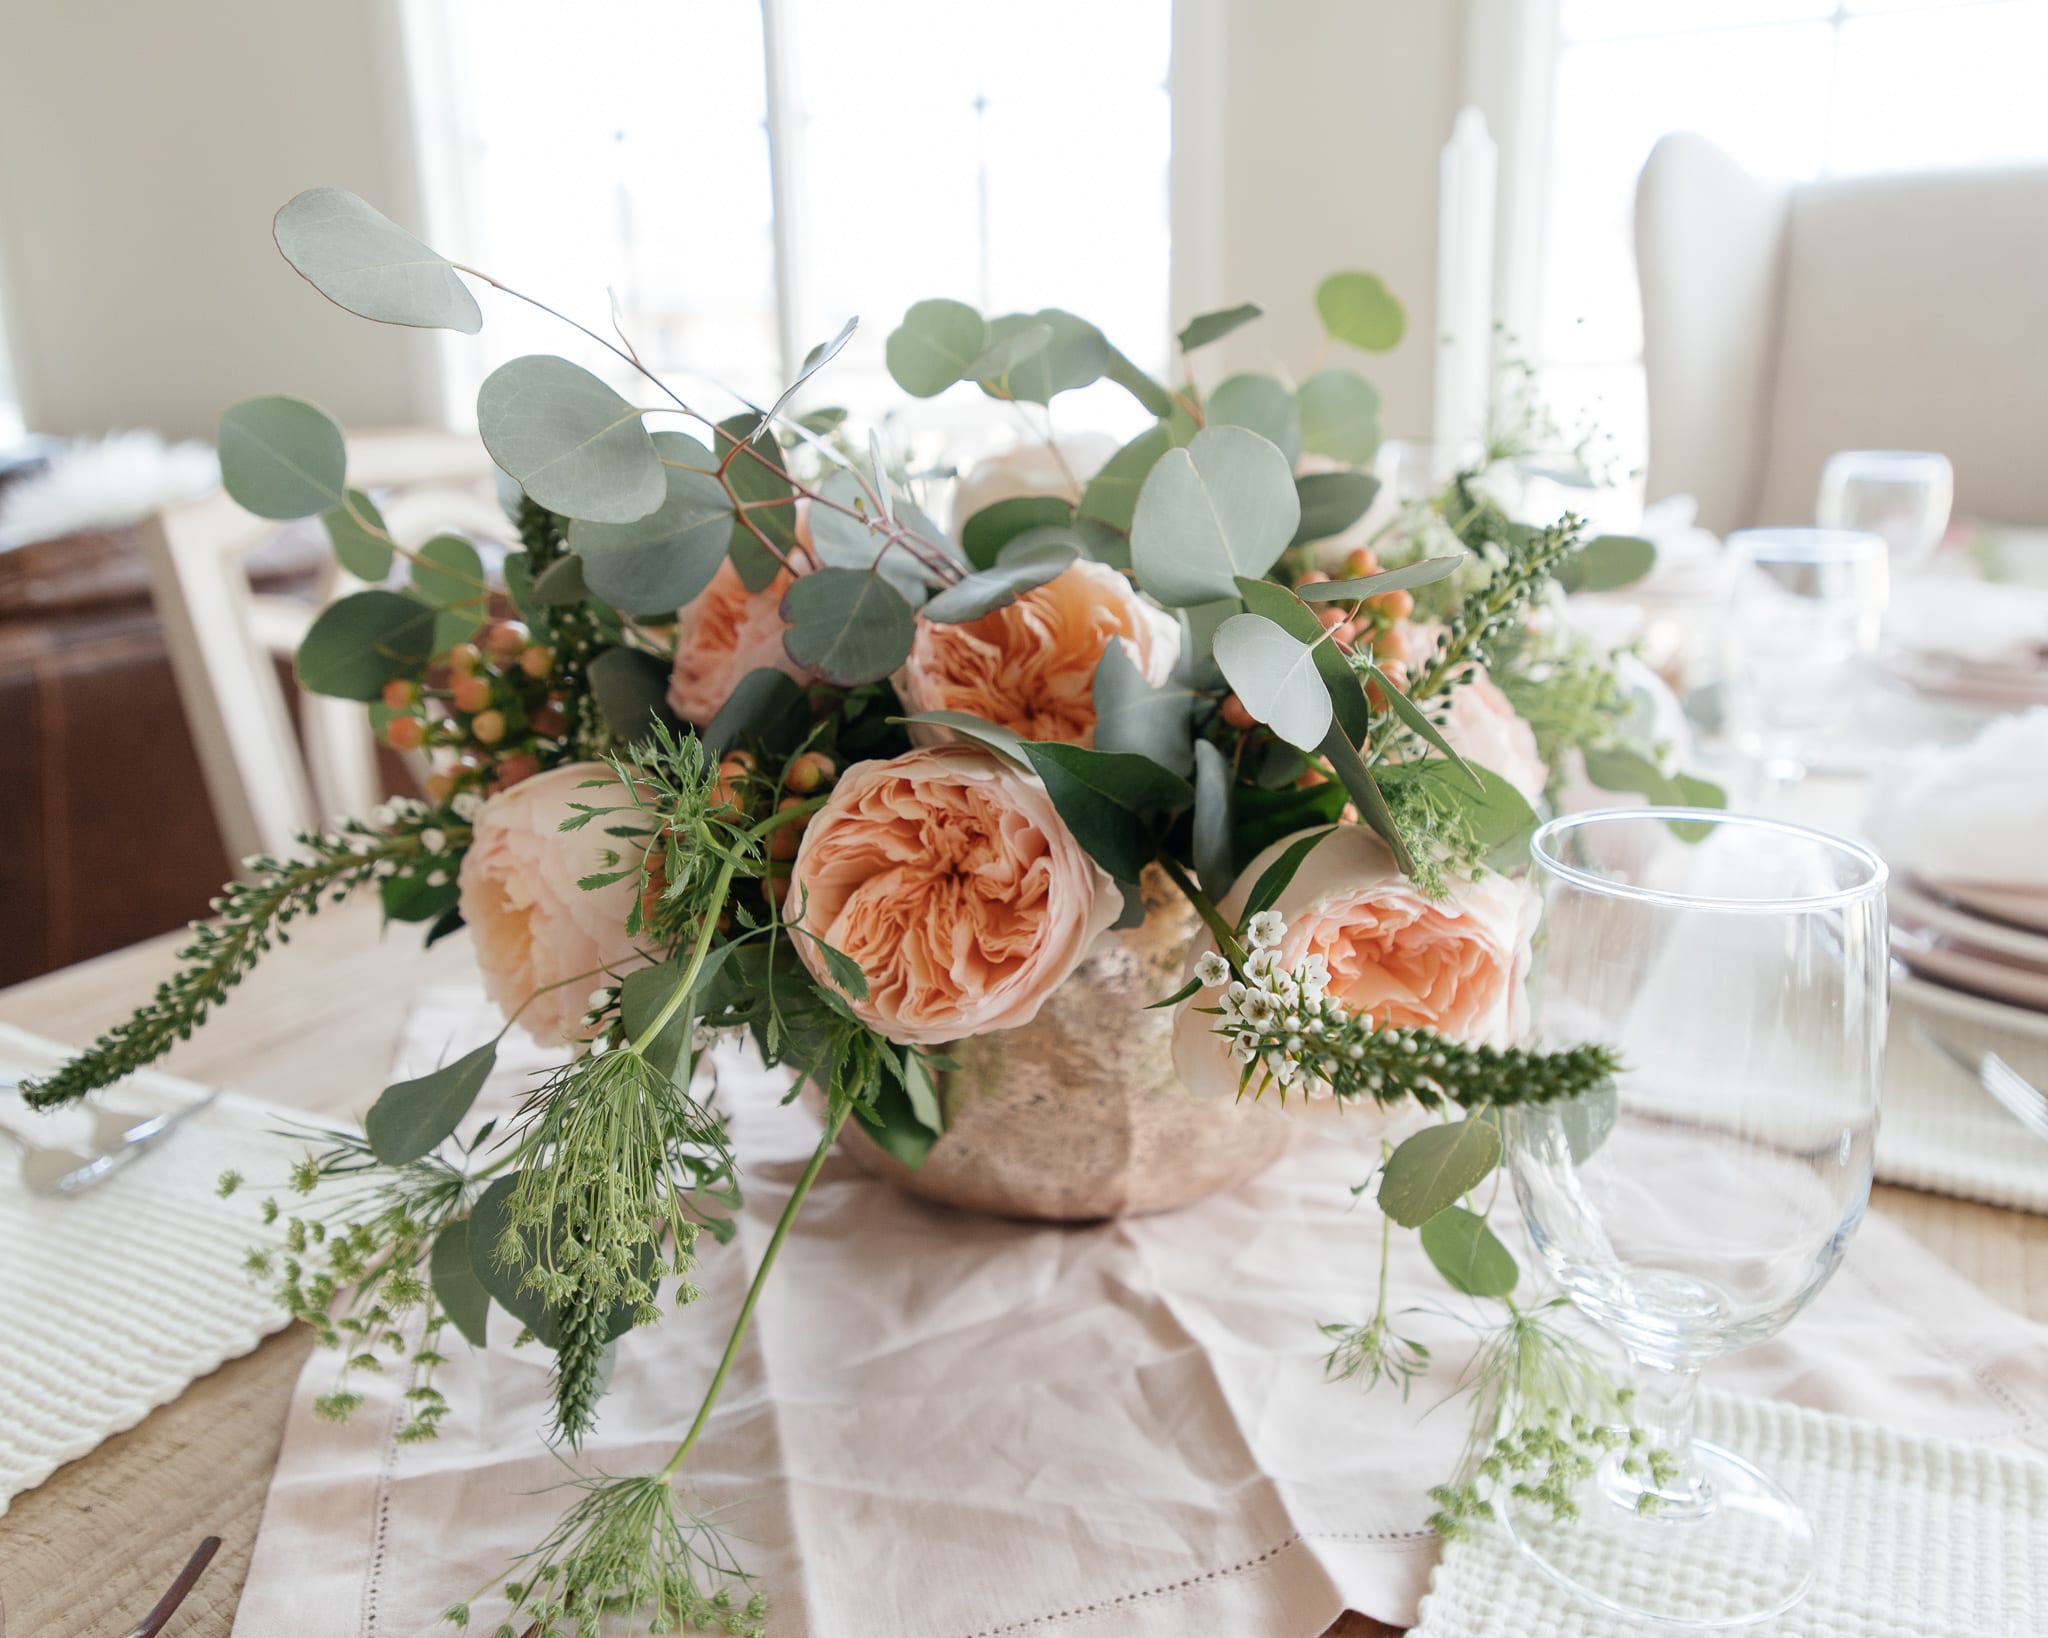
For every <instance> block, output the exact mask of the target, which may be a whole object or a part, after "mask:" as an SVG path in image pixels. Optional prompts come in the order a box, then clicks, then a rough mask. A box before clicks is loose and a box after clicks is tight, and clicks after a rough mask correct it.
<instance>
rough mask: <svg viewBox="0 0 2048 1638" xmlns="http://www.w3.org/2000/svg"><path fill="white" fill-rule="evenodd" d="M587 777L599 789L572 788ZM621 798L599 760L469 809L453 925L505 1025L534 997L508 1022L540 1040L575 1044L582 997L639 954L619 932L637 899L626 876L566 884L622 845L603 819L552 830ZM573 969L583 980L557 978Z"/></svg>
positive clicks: (635, 886)
mask: <svg viewBox="0 0 2048 1638" xmlns="http://www.w3.org/2000/svg"><path fill="white" fill-rule="evenodd" d="M593 779H601V780H605V781H607V782H609V785H610V788H609V789H592V790H582V789H579V788H578V787H579V786H583V785H586V784H588V783H589V782H590V781H591V780H593ZM626 800H627V797H626V795H625V788H624V787H623V786H621V785H620V784H619V783H618V782H617V780H616V779H615V778H614V776H613V774H612V771H611V770H610V769H609V768H607V767H605V766H604V764H602V763H600V762H576V763H571V764H570V765H569V766H568V767H565V768H554V769H551V770H550V771H549V772H547V773H544V774H536V775H534V777H533V778H531V779H527V780H522V781H521V782H520V783H519V784H517V785H514V786H512V787H511V788H510V789H509V790H505V791H502V792H500V793H499V794H498V795H496V796H494V797H492V798H491V799H490V800H489V801H488V802H486V803H485V804H484V805H483V807H482V808H481V809H479V810H478V812H477V816H476V833H475V836H474V838H473V839H472V840H471V842H470V844H469V852H468V853H467V854H466V855H464V857H463V860H462V874H461V878H460V881H461V887H462V919H463V920H464V921H465V922H467V923H468V924H469V930H470V937H471V940H472V942H473V944H474V946H475V949H476V960H477V965H478V966H479V967H480V968H482V969H483V978H484V988H485V990H487V991H488V992H489V993H490V997H491V999H492V1000H493V1001H494V1002H496V1003H497V1006H498V1010H499V1011H500V1012H502V1013H504V1014H505V1016H506V1017H508V1018H509V1017H511V1015H512V1014H513V1012H514V1011H515V1010H517V1009H518V1008H519V1007H520V1006H522V1005H524V1004H526V1002H527V997H529V996H533V997H534V999H533V1001H532V1003H531V1004H530V1005H526V1010H525V1011H524V1012H521V1013H520V1014H519V1022H520V1024H521V1025H522V1026H523V1027H524V1028H526V1029H527V1030H528V1031H530V1032H531V1033H532V1034H533V1035H535V1036H537V1037H539V1038H540V1039H541V1040H551V1039H560V1040H564V1041H570V1040H576V1039H579V1038H580V1037H582V1036H583V1035H584V1034H585V1033H586V1032H585V1031H584V1030H583V1028H582V1020H583V1014H584V1011H585V1009H586V1007H587V1005H588V1003H589V998H590V992H591V991H592V990H594V989H596V988H598V987H599V986H600V985H602V984H605V983H606V982H608V981H612V980H613V979H615V978H616V975H617V974H619V973H620V972H623V971H625V970H626V969H628V968H632V967H637V966H639V965H640V964H641V962H642V961H643V960H644V959H645V958H644V957H642V956H641V954H640V953H639V952H638V951H637V950H636V949H634V947H633V943H632V941H631V940H630V939H629V938H628V937H627V936H626V918H627V917H628V916H629V915H631V914H632V911H633V904H634V901H635V900H636V899H637V898H638V897H639V892H640V888H639V882H638V879H637V877H634V876H628V877H626V878H625V879H624V880H623V881H618V882H614V883H612V885H611V886H609V887H600V888H596V889H594V890H592V891H589V892H586V891H585V890H584V889H582V888H580V887H578V886H577V885H576V883H577V882H578V881H580V880H581V879H582V878H583V877H585V876H590V875H595V874H597V873H599V872H601V871H603V870H605V869H606V868H607V865H606V860H605V854H606V853H607V851H611V850H618V851H620V852H621V854H622V858H630V857H631V856H630V855H627V854H625V853H624V851H623V850H625V849H627V848H630V847H631V846H632V843H631V842H629V841H621V840H620V839H618V838H616V837H610V836H607V835H605V834H604V830H605V827H604V824H603V822H602V821H596V822H593V823H591V824H589V825H587V826H585V827H584V828H583V829H581V830H572V831H564V830H563V829H562V821H563V820H565V819H569V818H572V817H574V814H575V809H574V807H572V805H571V804H573V803H578V802H580V803H584V804H586V805H588V806H591V807H608V806H613V805H616V804H619V803H623V802H624V801H626ZM577 974H589V975H590V976H588V977H583V978H576V981H575V982H573V983H565V982H562V981H563V980H567V979H571V978H574V977H575V975H577ZM547 985H557V986H558V987H557V988H553V989H546V988H544V986H547ZM537 990H538V991H541V993H540V994H538V995H535V993H534V992H535V991H537Z"/></svg>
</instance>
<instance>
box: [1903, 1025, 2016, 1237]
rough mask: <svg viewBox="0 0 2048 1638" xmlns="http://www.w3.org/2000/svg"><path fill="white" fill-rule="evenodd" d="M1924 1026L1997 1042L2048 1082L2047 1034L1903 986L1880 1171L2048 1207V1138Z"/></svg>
mask: <svg viewBox="0 0 2048 1638" xmlns="http://www.w3.org/2000/svg"><path fill="white" fill-rule="evenodd" d="M1921 1031H1927V1032H1929V1033H1932V1034H1933V1035H1935V1036H1936V1037H1938V1038H1939V1039H1941V1040H1944V1041H1948V1042H1952V1043H1953V1044H1954V1045H1955V1046H1956V1047H1957V1048H1958V1049H1960V1050H1961V1051H1963V1052H1965V1053H1980V1052H1983V1051H1985V1050H1987V1049H1988V1050H1990V1051H1993V1052H1996V1053H1997V1054H1998V1055H1999V1056H2000V1057H2001V1058H2003V1059H2005V1061H2006V1062H2007V1063H2009V1064H2011V1065H2012V1066H2013V1068H2014V1069H2016V1070H2018V1071H2019V1072H2020V1073H2021V1074H2022V1075H2024V1076H2026V1078H2027V1079H2028V1080H2030V1081H2032V1082H2033V1083H2034V1085H2036V1086H2041V1087H2048V1041H2044V1040H2040V1039H2036V1038H2034V1037H2031V1036H2026V1035H2022V1034H2020V1033H2018V1032H2017V1031H2015V1030H2009V1029H1999V1028H1997V1027H1996V1026H1994V1025H1989V1024H1983V1023H1978V1022H1974V1021H1971V1020H1965V1019H1957V1018H1949V1017H1944V1016H1942V1015H1940V1014H1938V1013H1935V1012H1933V1011H1932V1010H1930V1009H1928V1008H1926V1007H1923V1006H1920V1005H1919V1004H1918V1003H1917V1002H1915V1001H1914V1000H1913V999H1912V997H1911V996H1910V995H1907V994H1905V993H1903V992H1902V993H1897V994H1895V995H1894V996H1893V998H1892V1023H1891V1036H1890V1040H1889V1042H1888V1043H1887V1047H1886V1052H1885V1076H1884V1114H1883V1117H1882V1118H1881V1120H1880V1121H1879V1123H1878V1129H1877V1176H1878V1180H1879V1181H1880V1182H1884V1183H1899V1184H1903V1185H1904V1186H1905V1187H1907V1188H1909V1189H1927V1190H1930V1191H1932V1192H1933V1193H1935V1194H1950V1195H1955V1196H1957V1197H1958V1198H1959V1199H1963V1200H1981V1201H1983V1202H1984V1203H1985V1204H1987V1205H1992V1206H2010V1207H2013V1208H2014V1209H2016V1210H2019V1211H2038V1212H2048V1138H2043V1137H2038V1136H2036V1135H2035V1134H2034V1133H2032V1132H2030V1131H2028V1130H2027V1129H2026V1128H2025V1127H2024V1126H2022V1125H2020V1123H2019V1122H2018V1121H2017V1120H2015V1119H2013V1117H2012V1116H2011V1115H2009V1114H2007V1113H2006V1111H2005V1110H2003V1109H2002V1108H2000V1107H1999V1106H1998V1104H1997V1103H1996V1102H1995V1101H1994V1100H1993V1099H1992V1097H1991V1094H1990V1093H1988V1092H1986V1091H1985V1090H1984V1089H1983V1088H1982V1087H1981V1086H1979V1085H1978V1084H1977V1083H1976V1081H1975V1080H1974V1079H1973V1078H1972V1077H1971V1076H1970V1075H1968V1074H1967V1073H1965V1072H1964V1070H1963V1069H1961V1068H1960V1067H1959V1066H1958V1065H1956V1064H1954V1063H1952V1062H1950V1061H1949V1060H1948V1059H1947V1058H1945V1057H1943V1056H1942V1055H1941V1054H1940V1053H1939V1052H1937V1051H1936V1050H1935V1049H1934V1048H1933V1047H1931V1046H1929V1045H1928V1044H1927V1042H1926V1040H1925V1039H1924V1038H1923V1036H1922V1034H1921Z"/></svg>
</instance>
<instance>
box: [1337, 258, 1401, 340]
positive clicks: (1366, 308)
mask: <svg viewBox="0 0 2048 1638" xmlns="http://www.w3.org/2000/svg"><path fill="white" fill-rule="evenodd" d="M1316 312H1317V313H1318V314H1319V315H1320V316H1321V318H1322V321H1323V329H1324V330H1325V331H1326V332H1327V333H1328V334H1329V336H1330V337H1331V338H1332V339H1333V340H1336V341H1348V342H1349V343H1350V344H1351V345H1352V346H1354V347H1359V348H1363V349H1364V350H1365V351H1366V352H1369V353H1383V352H1386V351H1387V350H1388V349H1389V348H1391V347H1393V346H1394V345H1395V344H1396V343H1397V342H1399V341H1400V339H1401V333H1402V332H1403V331H1404V330H1406V329H1407V327H1408V315H1407V314H1406V313H1404V312H1403V311H1402V310H1401V304H1400V303H1399V302H1398V301H1396V300H1395V299H1394V296H1393V293H1392V292H1391V291H1389V290H1388V289H1387V287H1386V286H1385V285H1384V284H1382V283H1381V282H1380V280H1379V277H1378V275H1376V274H1372V273H1332V274H1331V275H1330V276H1329V277H1328V278H1327V279H1325V280H1323V282H1322V283H1321V284H1319V285H1317V286H1316Z"/></svg>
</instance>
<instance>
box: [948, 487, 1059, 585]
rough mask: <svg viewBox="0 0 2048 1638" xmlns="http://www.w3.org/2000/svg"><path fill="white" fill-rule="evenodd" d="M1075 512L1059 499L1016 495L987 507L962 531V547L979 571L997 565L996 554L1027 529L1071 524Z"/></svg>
mask: <svg viewBox="0 0 2048 1638" xmlns="http://www.w3.org/2000/svg"><path fill="white" fill-rule="evenodd" d="M1073 521H1074V508H1073V506H1072V504H1071V503H1069V502H1068V501H1066V500H1065V499H1063V498H1062V497H1060V496H1058V495H1017V496H1014V497H1012V498H1011V499H1009V500H999V501H996V502H995V503H994V504H992V505H989V506H984V507H983V508H982V509H981V510H980V511H979V512H976V513H975V514H974V516H973V517H971V518H969V519H968V520H967V522H966V523H965V524H964V525H963V526H962V527H961V530H960V546H961V549H962V550H963V551H964V552H965V553H966V554H967V561H968V562H969V563H971V564H973V565H974V567H975V568H977V569H985V568H987V567H988V566H989V565H990V564H991V563H993V562H995V560H996V554H997V553H998V552H1000V551H1001V550H1002V549H1003V548H1004V547H1005V546H1007V545H1008V544H1009V543H1010V542H1011V541H1013V540H1015V539H1016V538H1017V537H1018V536H1019V535H1021V534H1023V533H1024V532H1025V530H1027V529H1045V528H1052V527H1054V526H1056V525H1060V524H1067V523H1072V522H1073Z"/></svg>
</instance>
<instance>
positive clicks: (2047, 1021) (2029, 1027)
mask: <svg viewBox="0 0 2048 1638" xmlns="http://www.w3.org/2000/svg"><path fill="white" fill-rule="evenodd" d="M1892 996H1893V998H1894V999H1895V1000H1904V1001H1910V1002H1913V1003H1914V1004H1915V1005H1917V1006H1922V1007H1925V1008H1926V1009H1927V1010H1928V1011H1929V1012H1933V1013H1939V1014H1941V1015H1942V1016H1943V1017H1946V1018H1959V1019H1961V1020H1963V1021H1964V1022H1965V1023H1970V1024H1988V1025H1990V1026H1991V1027H1992V1028H1994V1029H2009V1030H2011V1031H2013V1032H2014V1033H2015V1034H2017V1035H2025V1036H2028V1037H2030V1038H2032V1039H2033V1040H2036V1041H2048V1012H2035V1011H2033V1010H2032V1009H2031V1008H2028V1007H2009V1006H2007V1005H2006V1004H2005V1003H2004V1002H2003V1001H1987V1000H1985V999H1984V997H1983V996H1981V995H1971V994H1969V993H1968V992H1967V991H1964V990H1952V989H1950V988H1948V986H1947V985H1945V984H1937V983H1935V982H1934V981H1933V980H1932V979H1930V978H1922V977H1920V976H1918V975H1917V974H1915V973H1912V972H1909V971H1907V970H1906V965H1905V963H1904V962H1902V961H1894V962H1893V963H1892Z"/></svg>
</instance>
